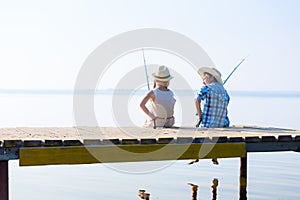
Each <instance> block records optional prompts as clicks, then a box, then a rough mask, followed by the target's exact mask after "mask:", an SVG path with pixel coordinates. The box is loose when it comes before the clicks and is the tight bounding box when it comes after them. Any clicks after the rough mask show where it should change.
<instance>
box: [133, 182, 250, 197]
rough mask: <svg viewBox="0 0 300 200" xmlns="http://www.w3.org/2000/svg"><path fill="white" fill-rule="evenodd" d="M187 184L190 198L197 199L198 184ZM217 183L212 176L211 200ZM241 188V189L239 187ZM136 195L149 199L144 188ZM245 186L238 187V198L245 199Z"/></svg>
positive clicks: (214, 195) (215, 193) (215, 195)
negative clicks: (190, 190)
mask: <svg viewBox="0 0 300 200" xmlns="http://www.w3.org/2000/svg"><path fill="white" fill-rule="evenodd" d="M188 185H189V186H191V189H192V200H197V195H198V189H199V186H198V185H196V184H194V183H188ZM218 185H219V180H218V179H217V178H214V179H213V180H212V185H211V188H212V200H217V188H218ZM241 188H242V189H241ZM138 196H139V197H140V198H141V199H145V200H150V194H149V193H146V190H139V193H138ZM246 199H247V197H246V186H245V185H243V187H240V200H246Z"/></svg>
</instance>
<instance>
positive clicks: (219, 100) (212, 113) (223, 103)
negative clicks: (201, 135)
mask: <svg viewBox="0 0 300 200" xmlns="http://www.w3.org/2000/svg"><path fill="white" fill-rule="evenodd" d="M197 100H198V101H199V102H201V105H202V104H203V109H202V122H201V125H200V126H201V127H205V128H218V127H228V126H229V118H228V116H227V106H228V104H229V100H230V97H229V95H228V93H227V91H226V90H225V88H224V87H223V85H222V84H220V83H218V82H213V83H210V84H209V85H206V86H203V87H202V88H201V90H200V92H199V94H198V96H197Z"/></svg>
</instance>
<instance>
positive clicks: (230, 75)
mask: <svg viewBox="0 0 300 200" xmlns="http://www.w3.org/2000/svg"><path fill="white" fill-rule="evenodd" d="M248 56H249V55H248ZM248 56H246V57H245V58H244V59H243V60H241V62H240V63H239V64H238V65H237V66H236V67H235V68H234V69H233V70H232V72H231V73H230V74H229V75H228V77H227V78H226V79H225V81H224V82H223V85H225V83H226V82H227V81H228V79H229V78H230V77H231V75H232V74H233V73H234V72H235V70H237V68H238V67H239V66H240V65H241V64H242V63H243V62H244V61H245V60H246V58H247V57H248Z"/></svg>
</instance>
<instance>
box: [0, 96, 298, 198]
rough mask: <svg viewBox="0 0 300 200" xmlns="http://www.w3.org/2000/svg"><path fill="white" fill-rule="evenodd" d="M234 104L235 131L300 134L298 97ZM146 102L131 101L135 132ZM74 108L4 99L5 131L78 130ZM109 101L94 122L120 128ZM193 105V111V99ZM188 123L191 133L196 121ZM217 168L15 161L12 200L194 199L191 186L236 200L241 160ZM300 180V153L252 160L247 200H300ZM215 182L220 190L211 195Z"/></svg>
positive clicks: (62, 101)
mask: <svg viewBox="0 0 300 200" xmlns="http://www.w3.org/2000/svg"><path fill="white" fill-rule="evenodd" d="M121 96H122V95H121ZM231 97H232V98H231V104H230V107H229V111H230V119H231V122H232V124H252V125H260V126H275V127H282V128H292V129H300V124H299V123H298V122H299V121H298V120H299V119H300V107H299V106H298V105H299V102H300V98H299V97H298V96H295V95H294V96H293V95H292V96H289V95H286V96H276V95H275V96H274V95H273V96H272V97H267V96H262V95H257V94H256V95H255V96H251V95H245V94H236V93H233V94H232V95H231ZM114 98H119V97H114ZM120 98H121V97H120ZM141 98H142V96H141V95H133V96H132V97H130V98H129V99H128V108H129V111H128V115H129V116H130V119H131V120H132V123H133V124H136V125H140V124H141V123H142V122H143V120H144V115H143V113H141V111H140V110H139V108H138V106H137V105H138V104H137V103H138V102H139V101H140V99H141ZM189 99H191V97H186V99H183V98H181V99H178V100H179V101H182V102H178V105H179V106H177V107H176V113H177V114H176V117H177V120H178V122H177V123H180V121H181V117H180V116H179V113H180V112H181V110H182V109H183V108H185V107H184V106H183V105H180V104H185V103H186V102H189ZM72 101H73V97H72V95H70V94H65V95H64V94H59V95H55V94H52V95H47V94H43V95H41V94H24V93H23V94H1V95H0V107H1V108H0V109H1V113H2V115H1V116H0V126H1V127H16V126H73V125H75V122H74V120H73V105H72V104H73V103H72ZM111 101H112V97H111V96H110V95H104V94H103V95H101V94H98V95H96V97H95V106H94V107H95V115H96V117H97V120H98V123H99V125H100V126H114V125H116V123H118V122H116V117H115V116H114V115H116V113H118V112H117V111H116V110H114V109H113V108H112V107H113V105H112V104H111ZM190 102H191V105H193V104H192V103H193V99H191V100H190ZM191 112H194V111H191ZM177 115H178V116H177ZM187 118H188V120H187V121H190V125H191V126H193V125H194V122H195V117H194V116H193V114H191V115H190V116H188V117H187ZM179 125H180V124H179ZM186 125H188V124H186ZM219 161H220V165H219V166H215V165H213V164H212V163H211V161H210V160H201V161H200V162H199V163H196V164H194V165H188V164H187V162H188V161H176V162H143V163H129V164H128V163H127V164H126V163H121V164H109V165H107V164H91V165H72V166H69V165H62V166H41V167H19V166H18V161H10V162H9V166H10V169H9V170H10V174H9V177H10V199H12V200H18V199H64V200H65V199H72V200H73V199H74V200H83V199H124V200H129V199H130V200H132V199H139V197H138V196H137V195H138V190H139V189H145V190H146V192H148V193H150V194H151V199H192V187H191V186H190V185H189V184H188V183H192V184H194V185H198V190H197V191H198V194H197V199H199V200H200V199H205V200H206V199H239V162H240V161H239V159H238V158H232V159H220V160H219ZM120 169H122V170H120ZM124 169H127V170H124ZM137 169H138V170H137ZM143 169H147V170H143ZM135 171H139V172H143V173H134V172H135ZM216 180H217V181H216ZM299 180H300V154H299V153H295V152H280V153H251V154H248V187H247V197H248V199H300V181H299ZM213 181H214V183H216V182H218V184H217V185H215V190H214V191H213V188H212V186H213ZM215 195H216V198H215Z"/></svg>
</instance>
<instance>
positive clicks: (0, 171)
mask: <svg viewBox="0 0 300 200" xmlns="http://www.w3.org/2000/svg"><path fill="white" fill-rule="evenodd" d="M0 199H1V200H8V160H0Z"/></svg>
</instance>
